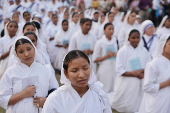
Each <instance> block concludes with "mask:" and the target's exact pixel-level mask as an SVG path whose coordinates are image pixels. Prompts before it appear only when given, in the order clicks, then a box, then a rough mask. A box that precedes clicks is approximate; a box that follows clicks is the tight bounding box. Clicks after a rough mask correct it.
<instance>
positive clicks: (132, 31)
mask: <svg viewBox="0 0 170 113" xmlns="http://www.w3.org/2000/svg"><path fill="white" fill-rule="evenodd" d="M135 32H138V33H139V34H140V32H139V31H138V30H137V29H133V30H131V31H130V33H129V37H130V36H131V34H132V33H135Z"/></svg>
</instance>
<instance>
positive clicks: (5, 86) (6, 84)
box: [0, 71, 12, 109]
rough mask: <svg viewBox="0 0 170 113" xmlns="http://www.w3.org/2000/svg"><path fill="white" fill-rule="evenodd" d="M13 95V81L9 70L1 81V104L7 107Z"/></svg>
mask: <svg viewBox="0 0 170 113" xmlns="http://www.w3.org/2000/svg"><path fill="white" fill-rule="evenodd" d="M11 96H12V81H11V79H10V78H9V76H8V74H7V71H6V72H5V74H4V75H3V76H2V79H1V81H0V106H1V107H3V108H4V109H7V107H8V102H9V100H10V98H11Z"/></svg>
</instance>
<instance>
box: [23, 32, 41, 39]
mask: <svg viewBox="0 0 170 113" xmlns="http://www.w3.org/2000/svg"><path fill="white" fill-rule="evenodd" d="M27 35H34V36H35V38H36V40H37V39H38V38H37V35H36V34H35V33H33V32H26V33H25V34H24V36H27Z"/></svg>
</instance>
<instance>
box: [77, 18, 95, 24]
mask: <svg viewBox="0 0 170 113" xmlns="http://www.w3.org/2000/svg"><path fill="white" fill-rule="evenodd" d="M86 22H91V23H92V20H91V19H89V18H82V19H81V20H80V24H84V23H86Z"/></svg>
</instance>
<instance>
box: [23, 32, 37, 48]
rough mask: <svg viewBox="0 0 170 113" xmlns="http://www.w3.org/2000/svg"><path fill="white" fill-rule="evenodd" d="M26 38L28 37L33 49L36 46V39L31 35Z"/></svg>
mask: <svg viewBox="0 0 170 113" xmlns="http://www.w3.org/2000/svg"><path fill="white" fill-rule="evenodd" d="M26 37H28V38H29V39H30V40H31V41H32V43H33V44H34V46H35V47H36V46H37V39H36V37H35V36H34V35H33V34H29V35H27V36H26Z"/></svg>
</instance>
